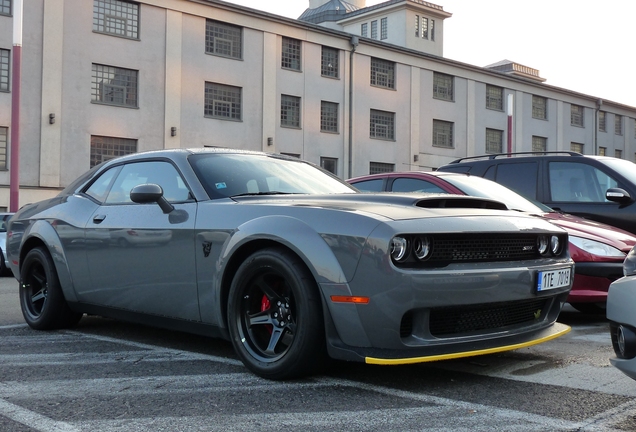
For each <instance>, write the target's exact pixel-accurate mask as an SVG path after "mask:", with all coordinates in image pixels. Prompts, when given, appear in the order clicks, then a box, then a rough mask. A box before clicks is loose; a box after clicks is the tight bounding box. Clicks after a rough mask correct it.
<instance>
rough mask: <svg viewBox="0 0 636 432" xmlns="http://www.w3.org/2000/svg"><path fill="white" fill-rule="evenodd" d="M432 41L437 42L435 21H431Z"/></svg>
mask: <svg viewBox="0 0 636 432" xmlns="http://www.w3.org/2000/svg"><path fill="white" fill-rule="evenodd" d="M431 40H432V41H434V40H435V20H434V19H432V20H431Z"/></svg>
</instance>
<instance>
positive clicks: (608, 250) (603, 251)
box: [570, 236, 625, 259]
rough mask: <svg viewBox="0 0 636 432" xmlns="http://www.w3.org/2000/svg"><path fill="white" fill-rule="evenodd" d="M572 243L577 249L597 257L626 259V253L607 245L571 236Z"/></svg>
mask: <svg viewBox="0 0 636 432" xmlns="http://www.w3.org/2000/svg"><path fill="white" fill-rule="evenodd" d="M570 243H572V244H573V245H574V246H576V247H577V248H579V249H581V250H583V251H585V252H587V253H590V254H592V255H596V256H602V257H613V258H621V259H623V258H625V253H624V252H622V251H620V250H618V249H616V248H615V247H614V246H610V245H608V244H605V243H601V242H597V241H595V240H590V239H585V238H582V237H575V236H570Z"/></svg>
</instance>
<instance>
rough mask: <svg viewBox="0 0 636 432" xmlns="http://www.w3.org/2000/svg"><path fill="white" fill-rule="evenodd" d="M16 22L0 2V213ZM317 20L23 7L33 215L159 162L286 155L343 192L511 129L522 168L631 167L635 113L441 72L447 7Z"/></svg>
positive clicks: (495, 144) (552, 90)
mask: <svg viewBox="0 0 636 432" xmlns="http://www.w3.org/2000/svg"><path fill="white" fill-rule="evenodd" d="M336 3H337V4H336ZM12 6H13V5H12V0H0V208H1V207H6V206H7V205H8V202H9V180H10V170H11V166H10V164H9V154H10V149H11V142H10V128H11V79H10V78H11V74H12V28H13V25H14V23H13V19H14V14H13V11H12ZM309 6H310V7H309V8H308V10H307V11H306V12H305V13H304V14H303V16H301V17H300V18H301V19H298V20H294V19H287V18H284V17H280V16H276V15H272V14H268V13H265V12H261V11H257V10H253V9H249V8H245V7H241V6H237V5H234V4H231V3H226V2H223V1H219V0H140V1H136V2H132V1H123V0H92V1H88V0H28V1H25V2H24V15H23V16H24V19H23V29H24V30H23V47H22V68H21V70H22V74H21V76H22V79H21V83H22V86H21V88H22V97H21V109H20V113H21V122H20V126H19V127H20V136H21V138H20V203H21V205H22V204H26V203H28V202H33V201H36V200H39V199H42V198H44V197H49V196H52V195H55V194H57V193H58V191H59V190H60V189H61V188H63V187H65V186H66V185H68V184H69V183H70V182H71V181H72V180H73V179H75V178H76V177H77V176H78V175H80V174H81V173H83V172H84V171H86V170H87V169H89V168H90V167H91V166H93V165H95V164H97V163H99V162H101V161H103V160H107V159H109V158H112V157H116V156H118V155H121V154H127V153H130V152H139V151H147V150H155V149H161V148H188V147H201V146H218V147H232V148H239V149H248V150H261V151H266V152H274V153H285V154H290V155H295V156H297V157H300V158H303V159H306V160H309V161H310V162H313V163H316V164H319V165H322V166H323V167H325V168H326V169H328V170H330V171H332V172H334V173H335V174H336V175H338V176H340V177H342V178H349V177H353V176H359V175H363V174H368V173H375V172H381V171H393V170H395V171H404V170H414V169H423V170H431V169H435V168H436V167H438V166H440V165H442V164H445V163H447V162H449V161H451V160H453V159H455V158H459V157H464V156H472V155H478V154H484V153H499V152H505V151H506V144H507V136H508V113H509V112H510V113H512V119H513V122H512V150H513V151H531V150H538V151H556V150H577V151H581V152H582V153H587V154H594V153H604V154H606V155H609V156H616V157H621V158H624V159H630V160H633V159H634V157H635V152H636V123H635V120H634V119H635V118H636V108H634V107H630V106H626V105H623V104H620V103H615V102H610V101H601V100H600V99H599V97H597V96H591V95H585V94H581V93H576V92H572V91H569V90H567V89H562V88H557V87H553V86H549V85H546V84H544V83H543V80H542V79H541V78H539V76H538V71H536V70H534V69H531V68H528V67H526V66H523V65H518V64H515V63H514V62H502V63H500V64H496V65H491V66H489V67H486V68H482V67H477V66H473V65H469V64H465V63H461V62H457V61H452V60H448V59H445V58H444V57H443V22H444V20H445V19H448V18H450V17H451V14H450V13H448V12H446V11H444V10H443V8H441V7H440V6H438V5H434V4H432V3H428V2H425V1H422V0H389V1H387V2H385V3H382V4H380V5H376V6H373V7H369V8H365V7H364V1H363V0H362V1H361V0H357V1H355V2H349V3H347V2H343V1H340V0H338V1H335V0H330V1H329V0H328V1H325V0H311V2H310V3H309ZM341 6H342V9H341ZM336 7H337V8H338V9H336ZM509 104H512V106H509Z"/></svg>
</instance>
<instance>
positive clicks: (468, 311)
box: [429, 299, 552, 337]
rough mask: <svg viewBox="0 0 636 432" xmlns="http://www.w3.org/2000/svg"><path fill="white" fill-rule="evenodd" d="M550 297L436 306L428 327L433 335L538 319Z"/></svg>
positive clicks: (484, 328)
mask: <svg viewBox="0 0 636 432" xmlns="http://www.w3.org/2000/svg"><path fill="white" fill-rule="evenodd" d="M551 301H552V299H530V300H523V301H515V302H501V303H490V304H482V305H472V306H458V307H444V308H435V309H432V310H431V313H430V318H429V330H430V332H431V334H432V335H433V336H435V337H452V336H457V335H461V334H470V333H473V332H483V331H484V330H497V329H501V328H504V327H508V326H514V325H519V324H524V323H532V322H539V321H540V320H542V319H543V318H544V317H545V315H546V313H547V312H548V307H549V306H550V302H551Z"/></svg>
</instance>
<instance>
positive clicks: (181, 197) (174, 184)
mask: <svg viewBox="0 0 636 432" xmlns="http://www.w3.org/2000/svg"><path fill="white" fill-rule="evenodd" d="M144 183H155V184H158V185H159V186H161V188H162V189H163V196H164V197H165V198H166V200H168V201H170V202H180V201H187V200H188V198H189V190H188V188H187V187H186V185H185V183H184V182H183V180H182V179H181V176H180V175H179V172H178V171H177V170H176V169H175V167H174V166H172V164H170V163H168V162H160V161H153V162H137V163H130V164H127V165H124V167H123V168H122V169H121V172H120V173H119V175H118V176H117V178H116V179H115V182H114V184H113V187H112V188H111V189H110V192H109V193H108V197H107V198H106V203H107V204H125V203H131V202H132V201H131V200H130V191H131V190H132V188H134V187H135V186H137V185H140V184H144Z"/></svg>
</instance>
